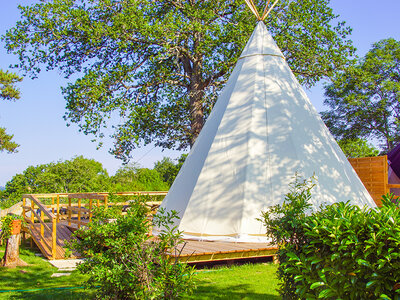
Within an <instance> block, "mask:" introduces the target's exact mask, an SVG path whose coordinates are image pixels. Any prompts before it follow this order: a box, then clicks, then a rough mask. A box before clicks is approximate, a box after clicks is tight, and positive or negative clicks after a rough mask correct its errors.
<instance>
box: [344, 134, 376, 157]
mask: <svg viewBox="0 0 400 300" xmlns="http://www.w3.org/2000/svg"><path fill="white" fill-rule="evenodd" d="M338 144H339V146H340V148H342V151H343V153H344V154H345V155H346V157H347V158H356V157H370V156H377V155H378V154H379V150H378V149H376V148H375V147H374V146H372V145H370V144H368V142H367V141H365V140H362V139H342V140H340V141H338Z"/></svg>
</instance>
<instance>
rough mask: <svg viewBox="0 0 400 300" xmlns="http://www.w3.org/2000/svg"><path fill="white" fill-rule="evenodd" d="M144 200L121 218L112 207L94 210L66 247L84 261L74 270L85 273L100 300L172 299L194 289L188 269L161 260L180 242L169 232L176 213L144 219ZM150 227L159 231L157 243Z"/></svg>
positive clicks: (145, 215)
mask: <svg viewBox="0 0 400 300" xmlns="http://www.w3.org/2000/svg"><path fill="white" fill-rule="evenodd" d="M148 213H149V211H148V209H147V208H146V206H145V205H144V202H143V201H140V200H138V201H136V202H134V203H132V204H131V206H130V208H129V209H128V210H127V214H126V215H121V213H120V211H118V210H117V209H114V208H108V209H107V210H105V209H104V208H99V209H97V211H96V212H95V213H94V217H93V223H92V224H91V226H90V228H89V229H86V230H85V229H82V230H78V231H77V232H76V233H75V235H76V236H77V237H79V238H78V239H76V240H75V241H73V242H72V243H71V244H70V245H69V247H70V249H71V250H72V251H76V252H78V253H80V254H81V255H82V256H83V257H84V258H86V260H85V261H84V262H83V263H82V264H80V265H79V266H78V270H79V271H80V272H81V273H83V274H88V275H89V279H88V280H87V282H86V285H87V286H88V287H96V289H97V290H98V291H99V295H98V297H99V298H102V299H176V298H177V297H178V296H179V295H181V294H183V293H187V292H190V291H191V290H192V288H193V283H192V282H193V279H192V275H193V270H192V269H191V268H189V267H188V266H187V265H186V264H184V263H180V262H179V261H177V260H175V261H174V262H172V263H171V262H170V259H169V257H168V256H167V255H166V254H167V253H168V252H169V251H173V249H174V248H175V247H176V246H177V244H179V243H180V242H181V239H180V233H179V232H176V231H175V229H176V228H174V227H171V226H172V224H173V220H174V219H175V218H176V213H165V212H163V211H160V212H159V213H158V214H157V215H156V216H154V218H153V221H150V220H149V217H148ZM152 224H154V225H157V226H159V227H164V228H165V229H164V231H162V232H161V234H160V235H159V236H158V238H157V239H155V238H154V237H151V236H150V235H149V232H151V226H152Z"/></svg>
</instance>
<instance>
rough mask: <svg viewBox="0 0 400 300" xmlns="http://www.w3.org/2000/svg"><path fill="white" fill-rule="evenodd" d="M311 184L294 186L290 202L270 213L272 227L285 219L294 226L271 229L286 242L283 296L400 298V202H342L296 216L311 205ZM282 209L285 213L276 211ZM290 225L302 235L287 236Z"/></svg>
mask: <svg viewBox="0 0 400 300" xmlns="http://www.w3.org/2000/svg"><path fill="white" fill-rule="evenodd" d="M296 180H297V181H298V179H296ZM310 188H311V187H310V186H307V184H305V185H302V186H300V188H297V189H295V190H292V191H291V192H290V193H289V194H288V195H287V197H286V202H285V204H283V205H281V206H276V207H274V208H272V209H271V210H269V211H267V212H265V213H264V223H265V225H267V226H269V224H271V225H274V224H275V225H277V224H279V223H280V222H283V221H284V220H285V222H288V224H289V225H286V227H281V228H280V227H277V226H275V227H272V228H271V229H269V233H270V234H272V235H273V236H274V238H275V240H278V241H281V244H279V248H280V249H279V252H278V253H279V259H280V266H279V271H278V276H279V277H280V278H281V279H282V280H283V283H282V288H281V291H280V292H281V295H282V296H283V298H285V299H299V298H301V299H317V298H318V299H397V298H396V297H399V294H400V253H399V245H400V210H399V209H398V208H397V206H396V204H394V203H391V201H390V198H389V199H388V197H385V199H383V203H384V205H383V207H382V208H380V209H371V208H366V207H365V208H359V207H358V206H355V205H351V204H350V202H347V203H343V202H341V203H335V204H333V205H329V206H326V207H324V208H322V209H321V210H320V211H317V212H314V213H313V214H311V215H310V216H305V215H304V214H302V213H300V214H293V212H294V211H295V210H294V208H295V207H300V208H304V209H306V207H307V205H306V204H305V203H304V199H305V198H307V197H309V195H310V194H309V191H310ZM303 192H304V193H303ZM304 195H305V196H306V197H305V196H304ZM304 209H298V211H304ZM277 211H279V213H281V215H276V214H275V215H274V214H273V212H277ZM291 227H292V228H291ZM290 229H293V230H294V234H295V235H296V236H297V237H296V239H293V238H292V239H288V238H287V237H286V236H285V235H288V234H290V232H289V230H290ZM282 231H283V232H282ZM284 234H285V235H284ZM282 236H284V237H285V239H282V238H280V237H282ZM285 241H286V243H285Z"/></svg>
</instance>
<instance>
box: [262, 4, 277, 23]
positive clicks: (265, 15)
mask: <svg viewBox="0 0 400 300" xmlns="http://www.w3.org/2000/svg"><path fill="white" fill-rule="evenodd" d="M278 1H279V0H276V1H275V2H274V4H272V6H271V8H270V9H269V10H268V11H267V13H264V14H263V16H262V18H261V21H264V20H265V19H266V18H267V17H268V15H269V13H270V12H271V11H272V10H273V9H274V7H275V5H276V4H277V3H278Z"/></svg>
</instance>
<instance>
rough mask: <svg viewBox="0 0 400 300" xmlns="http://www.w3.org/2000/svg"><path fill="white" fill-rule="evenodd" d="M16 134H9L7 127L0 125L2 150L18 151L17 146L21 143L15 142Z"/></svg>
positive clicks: (0, 146) (0, 150)
mask: <svg viewBox="0 0 400 300" xmlns="http://www.w3.org/2000/svg"><path fill="white" fill-rule="evenodd" d="M13 137H14V135H12V134H7V133H6V129H5V128H3V127H0V152H3V151H7V153H15V152H18V150H17V148H18V147H19V145H18V144H17V143H16V142H14V141H13V140H12V139H13Z"/></svg>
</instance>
